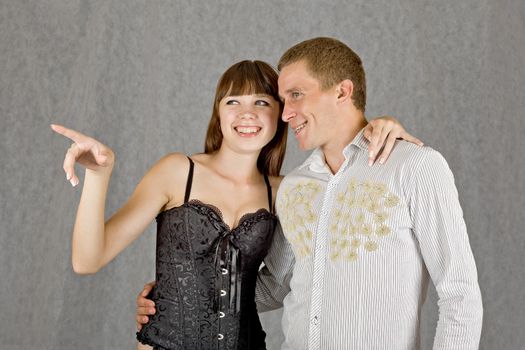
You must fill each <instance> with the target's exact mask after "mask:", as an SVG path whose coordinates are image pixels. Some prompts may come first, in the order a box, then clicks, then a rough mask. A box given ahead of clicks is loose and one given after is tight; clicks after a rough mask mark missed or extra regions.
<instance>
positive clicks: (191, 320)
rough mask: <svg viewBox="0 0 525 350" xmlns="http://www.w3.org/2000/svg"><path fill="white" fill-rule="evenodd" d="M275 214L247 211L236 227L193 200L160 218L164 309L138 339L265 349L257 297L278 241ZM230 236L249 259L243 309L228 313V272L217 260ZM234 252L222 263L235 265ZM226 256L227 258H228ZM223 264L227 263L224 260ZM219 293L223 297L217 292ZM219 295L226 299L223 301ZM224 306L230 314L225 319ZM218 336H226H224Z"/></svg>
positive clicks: (157, 296) (240, 274)
mask: <svg viewBox="0 0 525 350" xmlns="http://www.w3.org/2000/svg"><path fill="white" fill-rule="evenodd" d="M275 224H276V217H275V215H274V214H272V213H270V212H269V211H268V210H266V209H260V210H258V211H256V212H254V213H248V214H246V215H243V217H242V218H241V219H240V221H239V225H238V226H237V227H235V228H234V229H233V230H230V228H229V227H228V225H227V224H226V223H224V220H223V218H222V214H221V212H220V210H219V209H218V208H215V207H213V206H211V205H208V204H205V203H202V202H200V201H198V200H191V201H189V202H187V203H185V204H183V205H181V206H179V207H176V208H172V209H169V210H166V211H165V212H162V213H160V214H159V215H158V217H157V225H158V226H157V259H156V260H157V262H156V278H157V285H156V286H155V288H154V290H153V294H152V298H153V300H154V301H155V303H156V306H157V313H156V314H155V315H154V316H152V317H151V318H150V322H149V323H148V324H147V325H145V327H143V329H142V330H141V331H140V332H139V333H137V338H138V339H139V340H140V341H141V342H143V343H147V344H150V345H156V346H160V347H159V349H162V348H166V349H251V348H264V344H265V342H264V338H265V334H264V332H263V330H262V326H261V324H260V322H259V318H258V315H257V310H256V306H255V303H254V298H255V283H256V278H257V271H258V269H259V266H260V264H261V262H262V260H263V258H264V256H265V255H266V253H267V251H268V248H269V246H270V244H271V241H272V237H273V231H274V227H275ZM221 240H223V241H224V240H228V243H231V245H234V246H235V248H236V249H237V250H238V251H239V253H240V257H241V259H242V260H241V261H242V264H241V265H240V268H241V270H240V271H237V272H236V274H235V278H236V279H238V280H239V281H240V290H241V293H240V312H238V313H236V312H228V311H229V310H228V307H229V304H228V302H227V301H226V300H229V295H226V296H224V297H221V296H220V292H221V291H220V290H217V289H218V288H221V290H225V291H229V288H228V285H229V283H230V279H229V278H227V277H229V276H227V275H224V274H222V273H221V272H222V270H221V269H218V268H217V266H216V264H215V263H216V261H215V253H216V248H217V245H218V244H219V243H220V242H221ZM228 259H229V256H227V255H224V256H222V259H221V264H224V266H230V265H228V264H229V261H228ZM223 260H224V261H223ZM221 266H222V265H221ZM218 296H219V297H218ZM217 300H218V301H219V303H218V304H217ZM219 311H220V312H224V315H225V316H224V317H219ZM218 334H222V335H223V337H224V338H223V339H222V340H219V339H218Z"/></svg>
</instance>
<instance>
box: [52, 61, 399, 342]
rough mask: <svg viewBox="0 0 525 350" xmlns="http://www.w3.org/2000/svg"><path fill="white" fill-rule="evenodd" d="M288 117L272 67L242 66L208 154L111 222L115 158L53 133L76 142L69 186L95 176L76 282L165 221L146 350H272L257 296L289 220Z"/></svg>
mask: <svg viewBox="0 0 525 350" xmlns="http://www.w3.org/2000/svg"><path fill="white" fill-rule="evenodd" d="M281 111H282V105H281V103H280V102H279V98H278V90H277V74H276V72H275V71H274V70H273V69H272V68H271V67H270V66H269V65H268V64H266V63H264V62H261V61H242V62H239V63H237V64H234V65H233V66H232V67H230V68H229V69H228V70H227V71H226V72H225V73H224V74H223V75H222V77H221V79H220V80H219V83H218V86H217V90H216V94H215V101H214V106H213V113H212V118H211V120H210V124H209V127H208V132H207V135H206V145H205V152H204V153H203V154H196V155H193V156H191V157H186V156H185V155H183V154H180V153H173V154H169V155H167V156H165V157H164V158H162V159H161V160H160V161H159V162H157V163H156V164H155V165H154V166H153V167H152V168H151V169H150V170H149V171H148V173H147V174H146V175H145V176H144V178H143V179H142V180H141V181H140V183H139V184H138V185H137V187H136V189H135V191H134V192H133V194H132V196H131V197H130V199H129V200H128V202H127V203H126V204H125V205H124V206H123V207H122V208H121V209H120V210H118V211H117V213H116V214H114V215H113V216H112V217H111V218H110V219H109V220H108V221H107V222H104V206H105V198H106V193H107V187H108V183H109V179H110V175H111V171H112V169H113V164H114V162H115V156H114V154H113V152H112V150H111V149H110V148H108V147H107V146H105V145H103V144H102V143H100V142H98V141H97V140H94V139H92V138H90V137H87V136H85V135H82V134H81V133H79V132H76V131H74V130H71V129H67V128H64V127H62V126H58V125H52V128H53V130H54V131H56V132H57V133H59V134H62V135H64V136H66V137H68V138H70V139H71V140H73V141H74V143H73V145H72V146H71V148H70V149H69V150H68V151H67V153H66V156H65V160H64V170H65V172H66V178H67V180H69V181H70V182H71V183H72V185H73V186H76V185H77V184H78V182H79V180H78V178H77V177H76V175H75V173H74V164H75V162H78V163H79V164H81V165H83V166H84V167H85V168H86V176H85V180H84V182H85V183H84V189H83V192H82V196H81V199H80V204H79V208H78V212H77V218H76V222H75V227H74V230H73V248H72V261H73V268H74V270H75V272H77V273H81V274H85V273H95V272H97V271H98V270H99V269H100V268H102V267H103V266H104V265H106V264H107V263H109V262H110V261H111V260H112V259H113V258H114V257H115V256H116V255H117V254H118V253H120V252H121V251H122V250H123V249H124V248H126V247H127V246H128V245H129V244H130V243H131V242H132V241H133V240H134V239H136V238H137V237H138V236H139V235H140V234H141V233H142V232H143V231H144V230H145V228H146V227H147V226H148V224H149V223H150V222H151V220H153V218H155V217H156V218H157V223H158V227H157V259H156V286H155V289H154V290H153V293H152V299H153V300H154V301H155V306H156V309H157V312H156V313H155V315H154V316H152V317H151V318H150V320H149V323H148V324H147V325H145V326H144V327H142V329H141V330H140V332H138V333H137V338H138V339H139V341H140V342H142V343H143V344H148V345H151V346H153V348H154V349H208V348H221V349H223V348H224V349H264V348H265V341H264V338H265V334H264V332H263V330H262V327H261V324H260V322H259V318H258V315H257V310H256V306H255V301H254V291H255V281H256V276H257V271H258V268H259V266H260V264H261V262H262V260H263V258H264V256H265V254H266V252H267V250H268V247H269V244H270V242H271V240H272V235H273V230H274V227H275V224H276V220H277V218H276V217H275V215H274V214H273V201H274V198H275V193H276V191H277V188H278V186H279V182H280V180H281V178H280V177H279V172H280V168H281V165H282V161H283V157H284V152H285V146H286V135H287V130H286V125H285V123H284V122H283V121H282V120H281V119H280V118H279V117H280V114H281ZM391 126H392V123H390V127H391ZM380 129H381V128H380ZM399 130H401V132H403V131H402V128H400V127H399V128H398V131H399ZM374 131H375V132H376V134H377V135H378V136H379V135H381V134H382V132H381V130H379V132H378V131H377V130H374ZM385 137H386V135H385ZM381 139H382V140H384V137H381ZM381 143H382V142H381ZM139 348H148V347H146V346H144V345H139Z"/></svg>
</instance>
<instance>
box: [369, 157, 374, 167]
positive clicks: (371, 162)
mask: <svg viewBox="0 0 525 350" xmlns="http://www.w3.org/2000/svg"><path fill="white" fill-rule="evenodd" d="M372 164H374V161H373V160H372V159H371V158H368V166H372Z"/></svg>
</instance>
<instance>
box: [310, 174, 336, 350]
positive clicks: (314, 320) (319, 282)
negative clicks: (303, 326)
mask: <svg viewBox="0 0 525 350" xmlns="http://www.w3.org/2000/svg"><path fill="white" fill-rule="evenodd" d="M338 179H339V176H338V175H335V176H332V175H330V179H329V181H328V184H327V187H326V191H325V195H324V197H323V203H322V206H321V211H320V216H319V221H318V224H317V230H316V235H315V250H314V259H313V281H312V293H311V297H310V321H309V322H310V326H309V334H308V349H309V350H317V349H320V348H321V347H320V342H321V332H320V330H321V322H322V321H323V320H322V318H321V317H322V309H321V307H322V304H323V297H322V296H323V289H324V277H325V276H324V275H325V266H326V256H327V253H328V239H329V237H328V226H329V225H328V220H329V218H330V213H331V212H332V207H333V205H334V198H333V197H334V193H335V192H336V191H335V190H336V187H337V182H338Z"/></svg>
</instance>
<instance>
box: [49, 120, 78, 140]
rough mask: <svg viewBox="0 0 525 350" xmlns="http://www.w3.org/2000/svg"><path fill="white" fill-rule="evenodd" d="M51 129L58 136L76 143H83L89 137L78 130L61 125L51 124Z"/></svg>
mask: <svg viewBox="0 0 525 350" xmlns="http://www.w3.org/2000/svg"><path fill="white" fill-rule="evenodd" d="M51 129H53V131H54V132H56V133H57V134H60V135H63V136H65V137H67V138H68V139H70V140H72V141H74V142H76V143H80V142H82V140H83V139H84V138H86V137H87V136H86V135H84V134H82V133H80V132H78V131H76V130H73V129H69V128H66V127H65V126H63V125H59V124H51Z"/></svg>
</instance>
